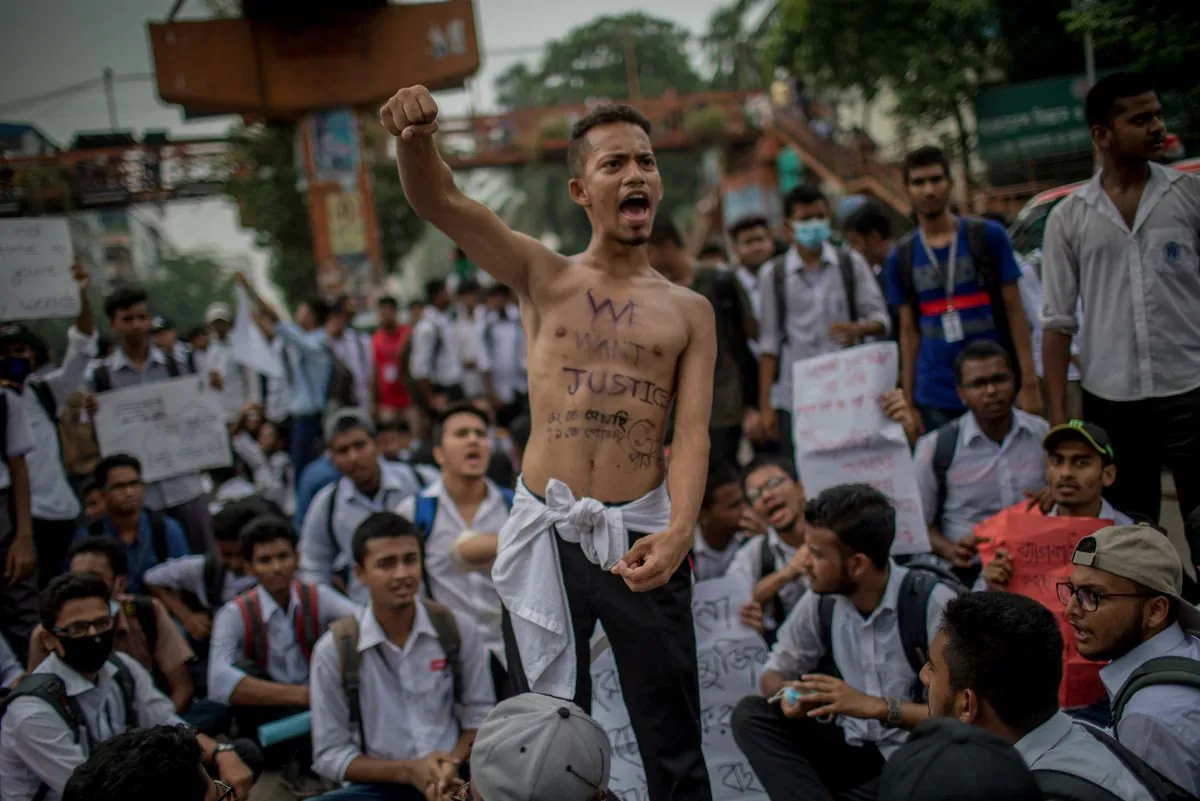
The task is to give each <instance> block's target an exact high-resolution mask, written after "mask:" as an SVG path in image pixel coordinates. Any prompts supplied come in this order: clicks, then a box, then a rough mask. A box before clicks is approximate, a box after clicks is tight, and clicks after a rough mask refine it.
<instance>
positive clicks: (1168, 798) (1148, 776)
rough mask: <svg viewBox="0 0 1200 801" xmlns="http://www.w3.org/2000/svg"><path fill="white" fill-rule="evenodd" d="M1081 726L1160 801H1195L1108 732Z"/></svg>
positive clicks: (1187, 792) (1185, 791) (1084, 724)
mask: <svg viewBox="0 0 1200 801" xmlns="http://www.w3.org/2000/svg"><path fill="white" fill-rule="evenodd" d="M1079 725H1080V726H1083V728H1085V729H1087V732H1088V734H1090V735H1092V736H1093V737H1095V738H1096V739H1097V740H1099V741H1100V742H1101V743H1103V744H1104V745H1105V747H1106V748H1108V750H1109V751H1111V752H1112V753H1113V756H1115V757H1116V758H1117V759H1118V760H1120V762H1121V764H1122V765H1124V766H1125V769H1126V770H1128V771H1129V772H1130V773H1132V774H1133V776H1134V778H1135V779H1137V780H1138V782H1139V783H1140V784H1141V785H1142V786H1143V787H1145V788H1146V790H1147V792H1149V793H1150V795H1151V796H1153V797H1154V798H1155V799H1158V801H1182V800H1183V799H1190V800H1191V801H1195V799H1196V796H1194V795H1192V793H1191V792H1189V791H1188V790H1185V789H1183V788H1182V787H1180V786H1179V785H1178V784H1176V783H1175V782H1173V781H1171V780H1170V779H1168V778H1167V777H1166V776H1163V775H1162V774H1161V773H1159V772H1158V771H1157V770H1155V769H1154V768H1152V767H1151V766H1150V765H1149V764H1147V762H1146V761H1145V760H1144V759H1142V758H1141V757H1140V756H1138V755H1137V754H1135V753H1133V751H1130V750H1129V749H1128V748H1126V747H1125V746H1124V745H1122V744H1121V743H1120V741H1118V740H1117V739H1116V738H1115V737H1113V736H1112V735H1110V734H1109V733H1108V732H1106V731H1103V730H1102V729H1099V728H1097V727H1095V726H1089V725H1088V724H1086V723H1080V724H1079Z"/></svg>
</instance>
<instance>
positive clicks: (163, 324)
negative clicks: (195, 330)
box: [150, 316, 175, 334]
mask: <svg viewBox="0 0 1200 801" xmlns="http://www.w3.org/2000/svg"><path fill="white" fill-rule="evenodd" d="M174 327H175V326H173V325H171V321H170V320H168V319H167V318H166V317H162V316H157V317H155V318H153V319H152V320H151V321H150V333H151V334H157V333H158V332H159V331H170V330H171V329H173V328H174Z"/></svg>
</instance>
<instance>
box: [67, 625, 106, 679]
mask: <svg viewBox="0 0 1200 801" xmlns="http://www.w3.org/2000/svg"><path fill="white" fill-rule="evenodd" d="M115 634H116V629H115V628H112V629H109V630H108V631H106V632H104V633H102V634H89V635H87V636H86V637H63V636H61V635H60V636H59V638H58V641H59V642H60V643H62V649H63V654H62V660H63V661H64V662H66V663H67V664H68V665H70V666H71V667H72V668H74V669H75V670H76V671H78V672H79V673H95V672H97V671H99V670H100V668H102V667H104V663H105V662H107V661H108V658H109V657H110V656H112V650H113V636H114V635H115Z"/></svg>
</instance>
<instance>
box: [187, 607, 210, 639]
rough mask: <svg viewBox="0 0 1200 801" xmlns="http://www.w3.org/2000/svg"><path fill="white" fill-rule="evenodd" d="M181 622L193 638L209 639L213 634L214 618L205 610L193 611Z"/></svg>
mask: <svg viewBox="0 0 1200 801" xmlns="http://www.w3.org/2000/svg"><path fill="white" fill-rule="evenodd" d="M181 622H182V623H183V628H184V629H185V630H186V631H187V633H188V635H189V636H191V638H192V639H193V640H201V641H203V640H207V639H208V638H209V636H210V635H211V634H212V618H210V617H209V616H208V615H206V614H204V613H203V612H193V613H192V614H190V615H188V616H187V619H185V620H183V621H181Z"/></svg>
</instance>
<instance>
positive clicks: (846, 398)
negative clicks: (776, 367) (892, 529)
mask: <svg viewBox="0 0 1200 801" xmlns="http://www.w3.org/2000/svg"><path fill="white" fill-rule="evenodd" d="M898 374H899V352H898V350H897V348H896V344H895V343H894V342H880V343H875V344H871V345H860V346H858V347H856V348H849V349H847V350H841V351H838V352H836V353H830V354H827V355H825V356H817V357H815V358H812V359H805V360H803V361H800V362H797V363H796V364H795V366H794V367H793V373H792V379H793V393H792V397H793V399H794V400H793V406H792V421H793V424H792V433H793V437H794V439H795V443H796V469H797V470H799V471H800V476H801V478H802V479H803V481H804V489H805V491H806V492H807V493H808V494H809V495H810V496H812V495H815V494H817V493H819V492H820V491H821V490H824V489H828V488H829V487H834V486H837V485H838V484H869V485H871V486H872V487H874V488H875V489H877V490H879V491H880V492H882V493H883V494H885V495H887V496H888V497H889V498H891V499H892V503H893V504H895V506H896V539H895V542H894V543H893V544H892V553H896V554H910V553H926V552H928V551H929V532H928V529H927V528H926V526H925V515H924V513H923V510H922V508H921V495H920V492H919V491H918V490H917V477H916V473H915V472H914V471H913V461H912V451H911V449H910V448H909V444H908V438H907V437H906V436H905V434H904V429H903V427H902V426H901V425H900V424H899V423H896V422H893V421H891V420H889V419H887V417H885V416H884V414H883V410H882V408H881V406H880V401H881V399H882V398H883V397H884V396H885V395H886V394H887V393H888V392H890V391H892V389H894V388H895V386H896V378H897V375H898Z"/></svg>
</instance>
